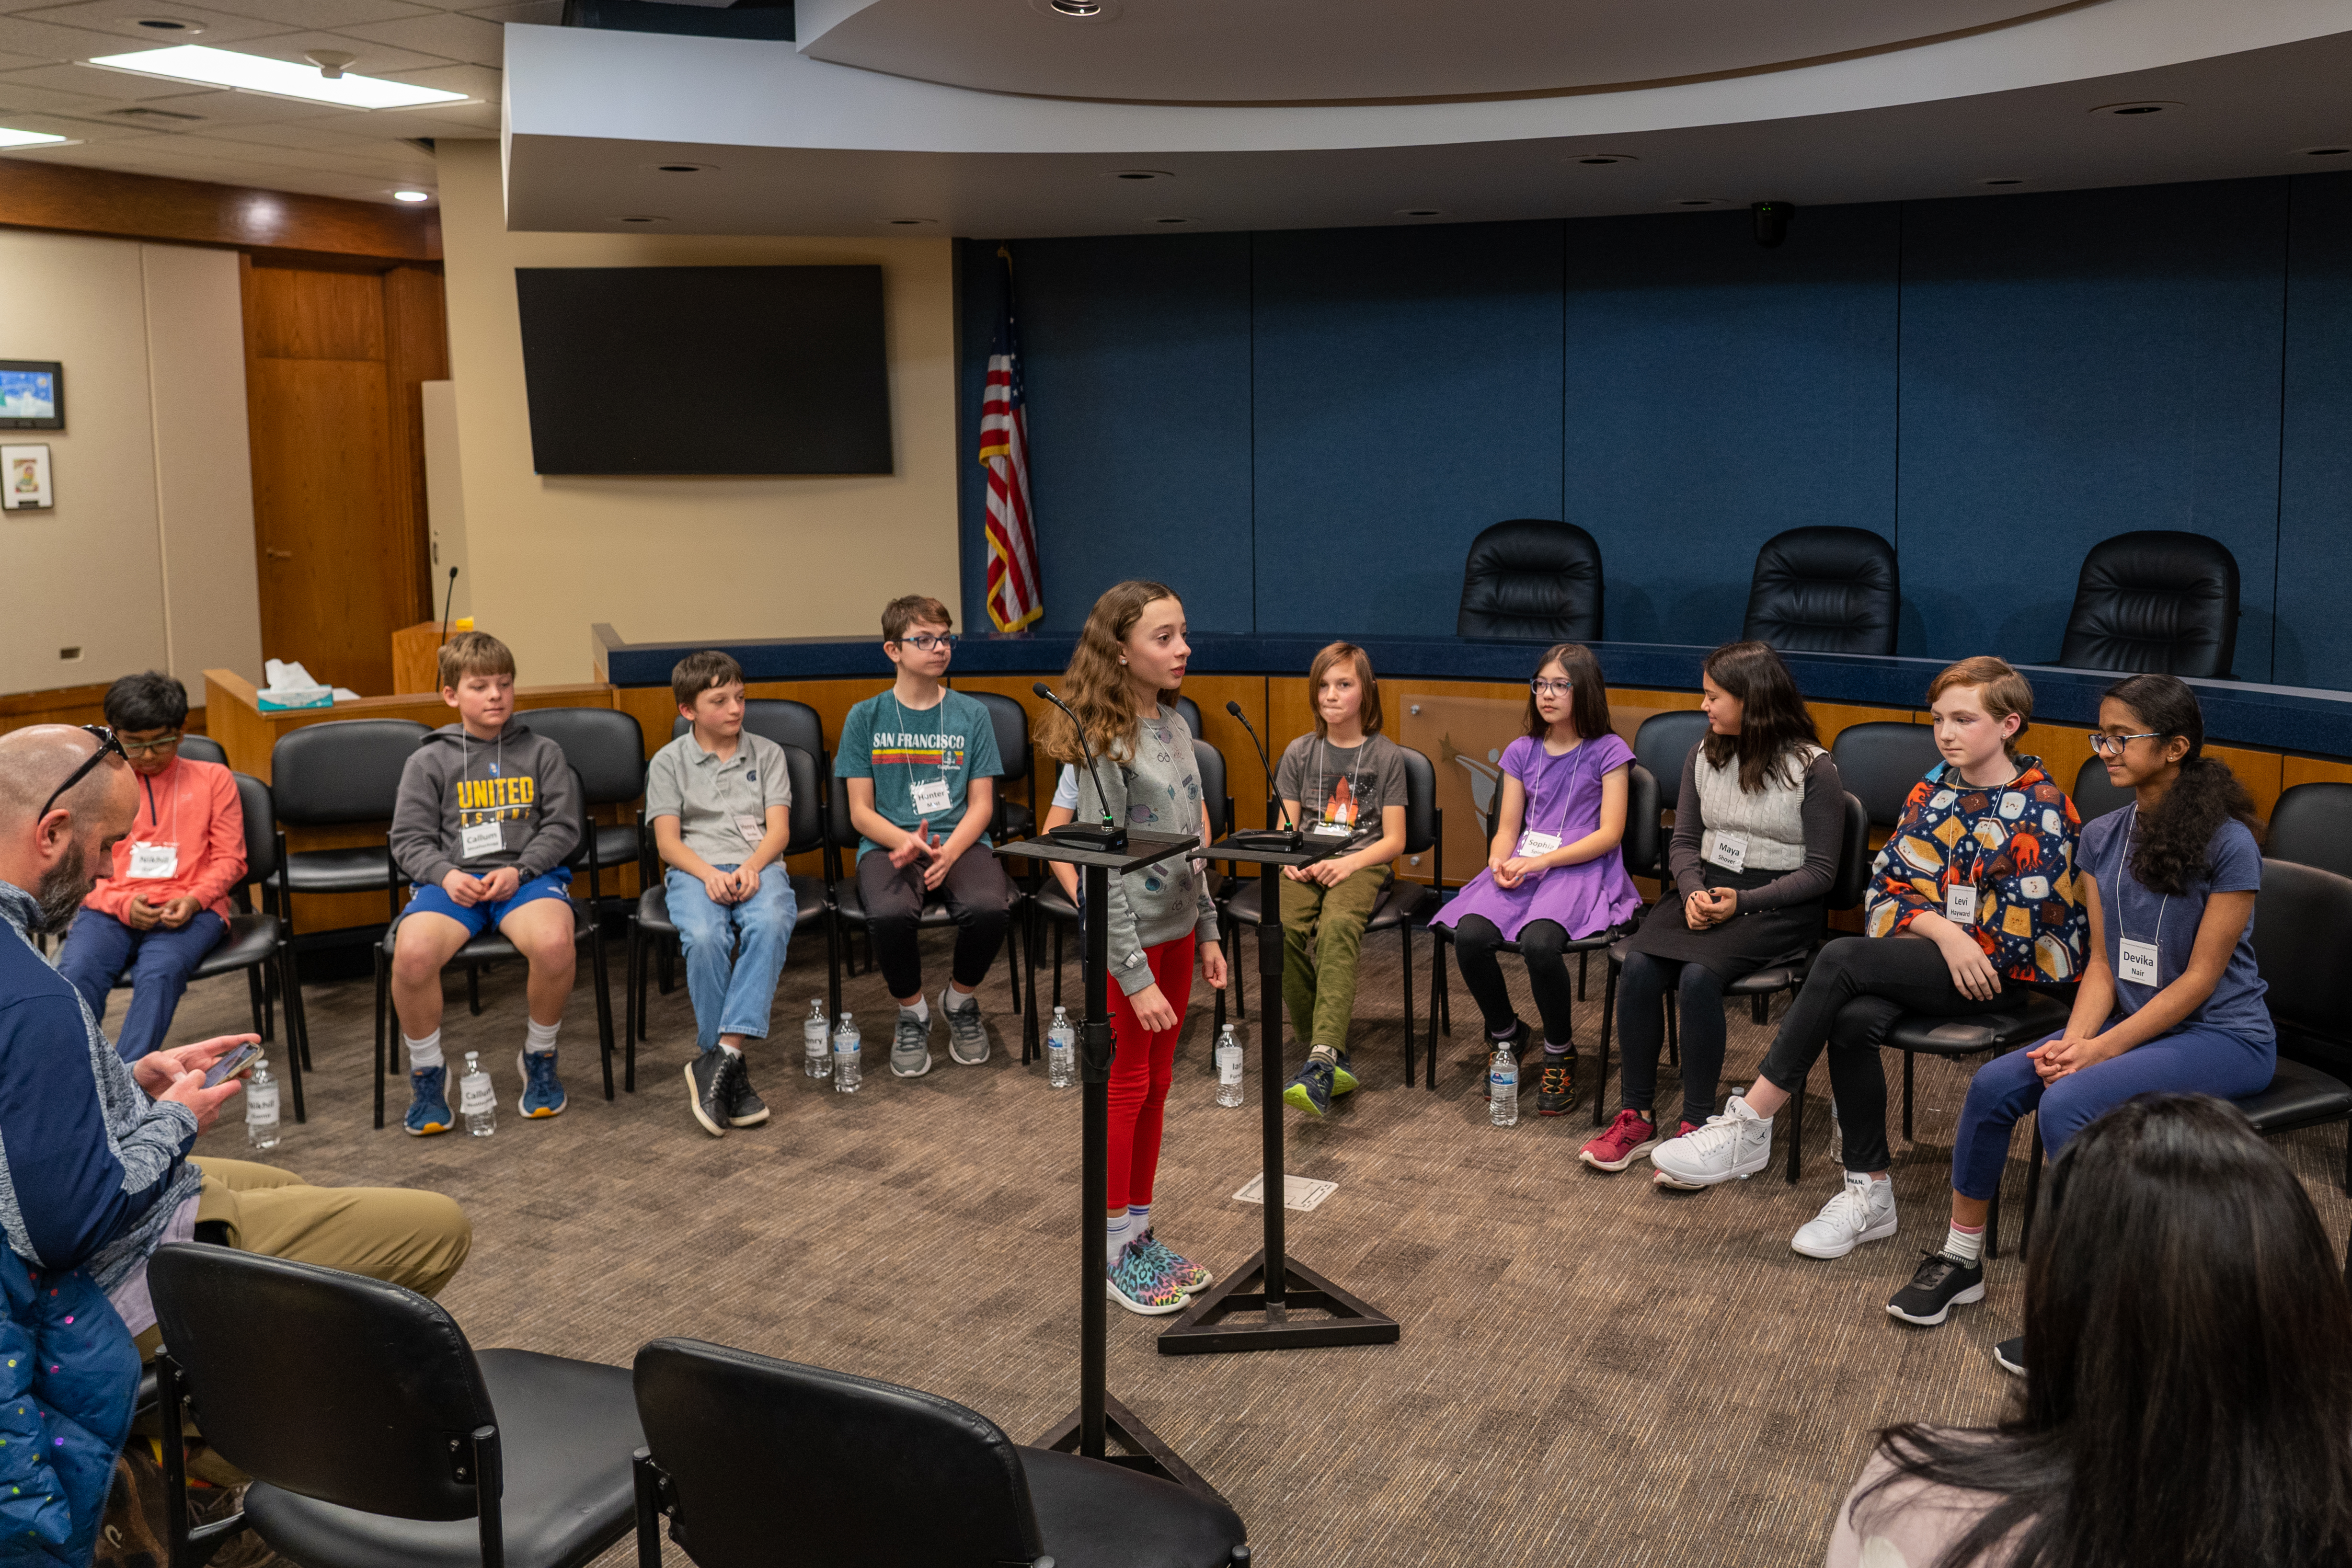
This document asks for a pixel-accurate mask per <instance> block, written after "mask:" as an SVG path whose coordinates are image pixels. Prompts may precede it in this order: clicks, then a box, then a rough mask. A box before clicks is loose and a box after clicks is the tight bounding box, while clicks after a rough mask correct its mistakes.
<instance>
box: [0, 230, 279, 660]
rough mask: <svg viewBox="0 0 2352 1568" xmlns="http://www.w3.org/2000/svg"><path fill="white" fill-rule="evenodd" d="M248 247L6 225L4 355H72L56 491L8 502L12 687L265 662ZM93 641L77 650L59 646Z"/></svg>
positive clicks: (55, 455) (0, 315)
mask: <svg viewBox="0 0 2352 1568" xmlns="http://www.w3.org/2000/svg"><path fill="white" fill-rule="evenodd" d="M236 268H237V258H236V254H235V253H234V252H231V251H221V250H199V249H195V248H193V247H190V246H161V245H142V244H139V243H138V242H136V241H131V240H105V239H84V238H80V237H78V236H75V235H50V234H33V233H22V232H10V231H5V230H0V278H5V279H6V286H5V287H0V357H5V358H8V359H16V360H58V361H63V363H64V365H65V395H66V428H65V429H64V430H62V431H10V432H0V440H5V442H7V443H8V444H16V443H19V442H32V443H38V442H46V443H47V444H48V446H49V449H50V450H49V459H50V471H51V476H52V482H53V484H54V486H55V490H56V495H57V506H56V507H54V508H53V509H51V510H48V511H43V512H6V513H0V578H5V581H6V582H7V584H8V587H9V591H8V594H7V602H8V606H9V612H8V613H7V614H6V615H5V616H0V692H25V691H45V690H47V689H49V688H51V687H56V686H75V685H89V684H95V683H98V682H101V681H110V680H113V679H114V678H115V677H116V676H118V675H122V674H130V673H131V672H132V671H136V670H142V669H147V668H150V667H153V668H158V669H167V670H169V671H171V672H172V673H173V674H176V675H178V676H179V677H180V679H181V680H183V681H184V682H186V683H187V685H188V687H189V695H191V697H192V698H193V699H194V701H196V702H198V703H201V702H203V701H204V676H203V671H204V670H205V667H206V666H207V665H221V666H226V667H229V668H232V669H237V670H246V671H251V672H253V673H255V674H258V673H259V670H260V665H261V633H260V609H259V600H258V597H257V590H256V587H255V582H254V566H253V474H252V467H251V465H250V462H249V460H248V457H247V445H246V421H245V337H244V327H243V314H242V311H243V307H242V304H241V302H240V300H239V298H238V292H237V271H236ZM68 647H79V648H80V650H81V657H80V658H79V660H74V661H67V660H64V659H61V658H60V657H59V656H58V652H59V650H60V649H63V648H68Z"/></svg>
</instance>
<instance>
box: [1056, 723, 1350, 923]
mask: <svg viewBox="0 0 2352 1568" xmlns="http://www.w3.org/2000/svg"><path fill="white" fill-rule="evenodd" d="M1225 711H1226V712H1227V713H1229V714H1231V715H1232V716H1234V718H1236V719H1239V720H1240V721H1241V727H1242V728H1243V729H1244V730H1246V731H1248V733H1249V737H1250V744H1251V745H1252V746H1255V747H1257V765H1258V767H1259V768H1262V769H1263V770H1264V771H1265V820H1266V822H1267V824H1268V825H1267V826H1266V827H1265V828H1263V829H1254V828H1243V829H1236V830H1234V832H1233V833H1232V834H1231V835H1229V836H1230V837H1231V838H1232V840H1233V841H1234V843H1235V844H1237V845H1239V846H1241V847H1242V848H1244V849H1251V850H1274V851H1277V852H1284V853H1289V854H1296V853H1297V852H1298V851H1299V850H1300V849H1301V848H1302V847H1303V846H1304V845H1305V843H1306V841H1307V836H1306V835H1305V834H1304V833H1301V832H1300V831H1298V829H1297V825H1296V824H1295V823H1293V822H1291V821H1288V820H1287V817H1288V814H1287V813H1286V812H1282V811H1281V810H1280V808H1279V807H1278V806H1277V805H1276V802H1277V801H1279V800H1281V799H1282V792H1281V790H1279V789H1276V787H1275V782H1274V764H1273V763H1271V762H1269V761H1267V760H1266V757H1265V741H1263V740H1260V739H1259V738H1258V737H1257V731H1256V730H1255V729H1252V728H1251V727H1250V721H1249V716H1248V715H1247V714H1244V712H1242V705H1241V704H1239V703H1236V702H1228V703H1227V704H1225ZM1097 789H1099V786H1097ZM1277 817H1279V818H1280V819H1281V820H1282V826H1281V827H1279V828H1276V827H1275V826H1273V825H1272V824H1273V823H1274V822H1275V821H1276V820H1277ZM1267 907H1268V908H1269V909H1271V908H1276V907H1278V905H1271V904H1270V905H1268V906H1267Z"/></svg>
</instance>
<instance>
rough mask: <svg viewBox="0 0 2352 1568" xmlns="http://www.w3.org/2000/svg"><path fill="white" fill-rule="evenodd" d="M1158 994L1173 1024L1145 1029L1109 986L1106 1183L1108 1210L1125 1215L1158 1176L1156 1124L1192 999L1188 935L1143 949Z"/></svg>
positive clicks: (1117, 991)
mask: <svg viewBox="0 0 2352 1568" xmlns="http://www.w3.org/2000/svg"><path fill="white" fill-rule="evenodd" d="M1143 961H1144V962H1145V963H1147V964H1149V965H1150V966H1151V977H1152V979H1153V980H1154V981H1155V982H1157V983H1158V985H1159V987H1160V995H1161V996H1163V997H1165V998H1168V1005H1169V1006H1170V1007H1171V1008H1174V1009H1176V1027H1175V1028H1174V1029H1164V1030H1160V1031H1159V1032H1158V1033H1156V1034H1155V1033H1152V1032H1150V1031H1149V1030H1146V1029H1145V1028H1144V1027H1143V1025H1142V1023H1141V1022H1140V1021H1139V1019H1137V1018H1136V1016H1135V1004H1134V1003H1133V1002H1131V1001H1129V999H1128V998H1127V994H1126V993H1125V992H1124V991H1121V990H1120V989H1119V988H1118V986H1117V985H1116V984H1114V985H1113V986H1112V987H1111V988H1110V1034H1111V1047H1112V1050H1113V1052H1114V1054H1113V1055H1112V1057H1111V1062H1110V1183H1109V1192H1108V1198H1107V1209H1108V1212H1109V1213H1111V1214H1124V1213H1126V1212H1127V1206H1128V1205H1129V1204H1130V1203H1146V1204H1148V1203H1150V1201H1151V1178H1152V1177H1153V1176H1157V1175H1159V1174H1160V1120H1161V1117H1162V1115H1163V1114H1164V1113H1165V1112H1166V1111H1167V1108H1168V1085H1169V1084H1170V1083H1171V1082H1173V1081H1174V1080H1175V1077H1176V1036H1177V1035H1178V1034H1179V1033H1181V1031H1182V1030H1183V1027H1184V1009H1185V1007H1186V1006H1187V1005H1188V1004H1189V1003H1190V1002H1191V1001H1192V936H1190V935H1186V936H1180V937H1178V938H1177V939H1176V940H1175V941H1173V942H1162V943H1161V944H1160V946H1157V947H1146V948H1145V949H1144V950H1143Z"/></svg>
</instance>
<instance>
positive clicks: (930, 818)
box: [833, 594, 1013, 1078]
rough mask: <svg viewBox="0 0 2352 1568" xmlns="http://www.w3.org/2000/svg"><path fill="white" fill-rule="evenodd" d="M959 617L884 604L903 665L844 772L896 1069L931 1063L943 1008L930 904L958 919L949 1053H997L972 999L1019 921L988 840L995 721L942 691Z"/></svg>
mask: <svg viewBox="0 0 2352 1568" xmlns="http://www.w3.org/2000/svg"><path fill="white" fill-rule="evenodd" d="M954 623H955V622H954V621H953V619H952V618H951V617H950V615H949V613H948V607H947V606H946V605H944V604H942V603H940V601H938V600H936V599H931V598H928V597H926V596H924V595H921V594H908V595H907V596H906V597H905V598H902V599H894V600H892V601H890V602H889V603H888V604H887V606H885V607H884V609H883V611H882V652H883V654H884V655H885V656H886V657H887V658H888V659H889V661H890V663H891V664H893V665H895V666H896V667H897V669H898V679H897V680H896V681H894V682H892V683H891V685H890V689H889V690H888V691H887V692H880V693H877V694H876V695H873V696H870V697H868V698H866V700H865V701H864V702H862V703H859V704H858V705H857V706H856V707H854V708H851V709H850V710H849V716H848V718H846V719H845V720H844V721H843V723H842V726H841V752H840V755H839V756H837V757H836V758H835V759H834V768H833V770H834V774H835V777H837V778H838V779H841V781H842V787H843V788H844V789H846V790H847V791H848V798H849V820H850V821H852V822H853V823H855V824H856V828H857V832H858V841H857V891H858V894H860V896H862V897H863V898H864V899H865V901H866V929H867V931H868V933H869V934H870V935H871V936H872V939H873V943H874V956H875V957H876V959H877V961H878V962H879V963H880V964H881V966H882V977H883V978H884V979H885V980H886V981H887V982H888V984H889V987H890V995H891V996H892V997H893V998H896V1000H897V1001H898V1030H897V1031H896V1034H895V1035H894V1037H893V1039H892V1041H891V1046H890V1071H891V1072H892V1073H894V1074H896V1075H897V1076H898V1077H900V1078H920V1077H921V1076H922V1075H923V1074H924V1073H926V1072H929V1071H930V1070H931V1046H930V1036H931V1009H930V1006H929V1003H927V1002H926V1001H925V1000H924V999H923V959H922V955H921V953H920V952H919V951H918V950H917V947H916V945H915V930H916V923H917V922H918V921H919V919H920V918H921V916H922V913H923V903H924V900H925V899H927V898H928V897H929V896H930V895H931V894H934V893H937V894H941V895H943V896H944V897H945V898H946V900H947V905H948V913H949V914H950V915H953V916H954V918H955V923H956V944H955V959H954V963H953V967H952V969H951V972H950V978H949V982H948V985H947V987H946V988H944V989H943V990H941V991H940V1011H941V1012H943V1013H945V1014H946V1015H947V1024H948V1054H949V1055H950V1056H951V1057H953V1058H954V1059H955V1060H956V1061H960V1062H961V1063H962V1064H964V1065H965V1066H967V1067H977V1066H979V1065H980V1064H981V1063H982V1062H983V1061H987V1060H988V1030H987V1027H986V1026H985V1025H984V1024H982V1022H981V1017H980V998H979V997H978V996H976V995H974V994H973V993H974V992H976V991H977V990H978V989H979V988H980V982H981V981H982V979H984V978H986V977H987V975H988V967H989V966H990V965H991V964H992V963H994V962H995V961H996V950H997V949H998V948H999V947H1001V946H1003V945H1004V930H1005V927H1006V925H1008V924H1010V922H1011V920H1012V910H1013V884H1012V883H1009V882H1007V881H1006V880H1005V876H1004V868H1003V866H1001V865H999V864H998V863H997V860H996V857H995V856H994V855H992V854H990V853H989V852H987V850H986V849H985V848H984V847H982V848H981V849H980V852H979V853H977V854H973V853H970V851H971V850H972V849H973V848H975V847H976V846H984V845H985V844H986V843H987V841H988V824H989V819H990V818H991V817H992V816H993V815H994V814H995V810H996V776H997V775H998V774H1000V773H1002V772H1003V770H1004V768H1003V763H1002V762H1001V761H1000V760H999V759H998V757H997V752H996V727H995V725H994V724H993V723H992V722H991V720H990V719H989V716H988V709H987V708H985V707H983V706H981V704H980V703H979V702H978V701H977V700H976V699H974V698H971V697H968V696H966V695H963V694H962V693H961V692H952V691H950V690H948V689H947V687H946V686H944V685H940V677H941V676H943V675H945V674H947V670H948V661H949V660H950V658H952V657H953V656H954V654H955V637H954V635H953V633H952V632H951V631H950V628H951V627H952V626H953V625H954Z"/></svg>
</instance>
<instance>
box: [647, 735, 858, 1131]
mask: <svg viewBox="0 0 2352 1568" xmlns="http://www.w3.org/2000/svg"><path fill="white" fill-rule="evenodd" d="M777 744H779V745H782V746H783V747H784V777H785V779H786V781H787V782H788V783H790V784H791V786H792V791H793V803H792V808H791V810H789V811H787V812H786V813H785V821H787V822H788V823H789V824H790V827H789V829H788V831H790V833H791V835H792V836H791V838H790V839H788V840H787V841H785V844H784V854H785V856H786V857H787V858H789V857H791V856H793V855H801V854H807V853H809V852H811V851H814V850H822V849H824V805H823V804H822V802H823V800H824V789H822V788H821V787H820V786H819V782H818V778H817V762H816V758H814V757H812V756H810V755H809V754H808V753H807V752H805V751H803V750H802V749H801V748H800V747H797V746H792V745H786V744H785V743H783V742H781V741H779V742H778V743H777ZM642 843H643V851H642V857H641V858H640V859H639V861H638V862H637V864H638V869H637V878H638V884H639V885H640V886H641V887H643V888H644V890H645V891H644V892H642V893H640V894H637V902H636V904H635V907H634V908H632V909H631V910H630V911H629V949H628V956H627V959H626V962H625V967H624V969H623V973H622V979H621V1010H622V1012H623V1013H625V1015H627V1017H626V1021H625V1024H624V1026H623V1028H624V1038H625V1042H626V1043H625V1047H624V1049H623V1051H622V1057H621V1064H622V1065H621V1086H622V1087H623V1088H625V1089H626V1090H628V1091H629V1092H630V1093H632V1094H634V1093H635V1092H636V1090H637V1041H638V1040H640V1039H642V1038H644V1037H645V1036H646V1032H647V1031H646V992H647V991H648V990H649V989H650V987H649V986H648V985H647V983H646V982H647V979H648V976H647V975H646V968H647V967H648V960H649V959H650V958H651V957H652V956H653V954H654V951H655V948H656V946H663V948H664V951H665V953H667V951H668V950H669V949H670V948H673V947H675V946H676V945H677V939H678V935H677V922H676V921H675V920H673V919H671V918H670V913H669V883H668V880H667V873H665V872H664V871H663V869H662V864H661V859H660V856H658V855H657V854H656V852H655V851H654V836H653V831H652V826H651V824H647V825H646V830H645V833H644V838H643V840H642ZM787 874H790V873H787ZM792 884H793V936H799V935H800V934H801V932H803V930H805V929H807V928H808V926H809V925H811V924H812V923H814V924H815V925H818V926H820V927H822V928H823V930H824V973H825V999H826V1001H827V1003H828V1004H829V1011H830V1016H833V1017H835V1018H837V1017H839V1016H840V1014H841V954H840V949H839V946H837V944H836V941H835V931H834V923H833V903H832V899H831V896H830V894H828V892H827V890H826V887H825V883H824V878H822V877H814V876H798V875H793V876H792ZM665 945H666V946H665Z"/></svg>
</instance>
